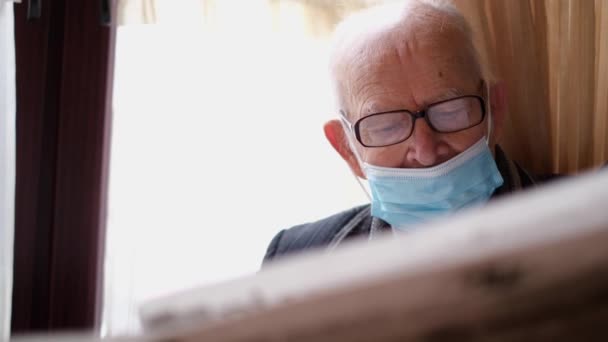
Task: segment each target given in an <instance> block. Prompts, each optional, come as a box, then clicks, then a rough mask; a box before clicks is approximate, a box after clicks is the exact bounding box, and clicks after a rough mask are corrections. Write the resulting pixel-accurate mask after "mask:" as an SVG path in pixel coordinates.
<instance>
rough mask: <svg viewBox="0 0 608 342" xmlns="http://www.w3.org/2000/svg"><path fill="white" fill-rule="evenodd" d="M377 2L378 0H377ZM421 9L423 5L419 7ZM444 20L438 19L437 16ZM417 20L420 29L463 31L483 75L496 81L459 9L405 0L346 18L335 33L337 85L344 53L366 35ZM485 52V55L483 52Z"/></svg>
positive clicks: (432, 0)
mask: <svg viewBox="0 0 608 342" xmlns="http://www.w3.org/2000/svg"><path fill="white" fill-rule="evenodd" d="M375 2H377V1H375ZM420 9H423V10H422V11H420ZM438 18H440V19H441V20H440V21H439V22H438V21H437V19H438ZM407 24H414V25H416V26H417V27H418V28H419V29H418V30H426V31H432V30H439V31H441V30H443V28H444V26H447V25H449V26H450V27H451V28H453V29H456V30H458V31H460V32H462V33H463V35H464V37H465V40H466V42H467V43H466V44H465V46H464V47H463V48H464V49H465V50H468V53H469V55H470V56H471V57H472V58H473V61H472V63H473V67H475V68H476V69H477V70H478V71H479V73H480V75H481V77H482V78H483V79H484V80H485V81H486V82H489V83H493V82H494V81H495V77H494V74H493V72H492V71H491V69H490V67H489V64H488V63H487V61H486V60H485V59H483V58H482V55H481V54H480V53H479V52H480V49H479V46H478V44H477V42H476V40H475V39H474V35H473V31H472V29H471V26H470V25H469V23H468V22H467V20H466V19H465V17H464V16H463V15H462V13H460V11H459V10H458V9H457V8H456V7H455V6H454V5H453V4H452V3H451V2H450V1H448V0H405V1H403V0H402V1H391V2H388V3H386V1H384V2H383V4H381V5H377V6H373V7H370V8H368V9H365V10H362V11H360V12H356V13H354V14H352V15H350V16H349V17H347V18H346V19H345V20H343V21H342V22H341V23H340V24H339V25H338V26H337V28H336V30H335V32H334V35H333V43H332V52H331V54H330V56H331V57H330V74H331V78H332V82H333V83H334V88H335V89H337V84H336V83H337V81H338V75H337V74H336V72H337V69H338V67H339V66H340V64H341V63H343V58H344V53H345V52H346V51H348V50H350V49H353V48H354V46H356V45H357V44H360V41H362V40H364V37H366V36H368V35H374V34H390V33H391V32H392V31H393V30H395V29H396V28H398V27H402V26H405V25H407ZM483 56H485V55H483Z"/></svg>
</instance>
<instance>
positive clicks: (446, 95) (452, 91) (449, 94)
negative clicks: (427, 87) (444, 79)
mask: <svg viewBox="0 0 608 342" xmlns="http://www.w3.org/2000/svg"><path fill="white" fill-rule="evenodd" d="M463 95H464V93H463V92H462V90H460V89H458V88H449V89H448V90H446V91H445V92H443V93H441V94H440V95H439V96H435V97H432V98H431V99H430V101H429V102H428V103H427V104H430V103H435V102H439V101H443V100H449V99H451V98H454V97H459V96H463Z"/></svg>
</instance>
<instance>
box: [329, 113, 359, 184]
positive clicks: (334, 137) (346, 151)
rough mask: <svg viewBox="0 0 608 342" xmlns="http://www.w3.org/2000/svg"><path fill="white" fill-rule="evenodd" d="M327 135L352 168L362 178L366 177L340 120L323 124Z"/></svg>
mask: <svg viewBox="0 0 608 342" xmlns="http://www.w3.org/2000/svg"><path fill="white" fill-rule="evenodd" d="M323 131H325V137H326V138H327V140H328V141H329V143H330V144H331V146H333V148H334V150H336V152H338V154H340V156H341V157H342V159H344V160H345V161H346V163H347V164H348V166H349V167H350V169H351V170H352V171H353V172H354V173H355V175H357V176H358V177H360V178H363V179H365V174H364V173H363V172H362V171H361V166H360V165H359V162H358V161H357V157H355V154H354V153H353V151H352V150H351V149H350V146H349V144H348V140H347V139H348V137H347V136H346V135H345V133H344V127H343V126H342V123H341V122H340V121H339V120H330V121H328V122H326V123H325V125H324V126H323Z"/></svg>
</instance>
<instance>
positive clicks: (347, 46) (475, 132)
mask: <svg viewBox="0 0 608 342" xmlns="http://www.w3.org/2000/svg"><path fill="white" fill-rule="evenodd" d="M331 73H332V79H333V82H334V86H335V90H336V100H337V104H338V106H339V113H340V114H339V118H337V119H335V120H331V121H329V122H327V123H326V124H325V126H324V130H325V135H326V137H327V139H328V140H329V142H330V143H331V145H332V146H333V148H334V149H335V150H336V151H337V152H338V154H339V155H340V156H341V157H342V158H343V159H344V160H345V161H346V162H347V163H348V165H349V167H350V169H351V170H352V172H353V173H354V174H355V175H356V176H357V177H358V178H361V179H366V180H367V182H368V184H369V188H370V190H371V205H365V206H360V207H356V208H353V209H350V210H347V211H344V212H341V213H338V214H336V215H333V216H331V217H328V218H325V219H322V220H320V221H317V222H313V223H308V224H304V225H300V226H296V227H293V228H291V229H287V230H283V231H281V232H280V233H278V234H277V235H276V236H275V238H274V239H273V240H272V242H271V244H270V246H269V247H268V250H267V253H266V257H265V259H264V261H265V262H267V261H269V260H272V259H275V258H277V257H279V256H282V255H285V254H288V253H293V252H296V251H300V250H303V249H307V248H312V247H321V246H329V247H334V246H336V245H338V244H340V243H341V242H343V241H345V240H347V239H350V238H353V237H362V236H363V237H370V238H371V237H373V236H374V234H375V233H377V232H380V231H391V230H392V231H395V232H401V231H403V232H407V231H408V230H411V229H413V228H415V226H416V224H418V223H420V222H424V221H426V220H428V219H431V218H435V217H441V216H443V215H447V214H449V213H452V212H454V211H458V210H461V209H464V208H468V207H473V206H479V205H482V204H484V203H486V202H487V201H488V200H489V199H490V198H494V197H496V196H499V195H501V194H505V193H509V192H513V191H517V190H519V189H521V188H525V187H529V186H532V185H534V184H535V180H534V179H533V178H532V177H531V176H530V175H529V174H528V173H527V172H526V171H524V170H523V169H522V168H521V167H519V166H518V165H517V164H515V163H514V162H512V161H511V160H509V159H508V158H507V156H506V155H505V153H504V152H503V151H502V150H501V149H500V147H499V146H498V145H496V139H497V137H498V136H499V134H500V132H501V128H502V126H503V122H504V117H505V109H506V108H505V106H506V103H505V92H504V89H503V86H502V84H501V83H497V82H494V81H493V79H492V77H491V75H490V74H489V72H488V69H487V68H486V67H485V66H484V65H483V63H482V62H481V60H480V58H479V54H478V53H477V50H476V49H475V46H474V44H473V39H472V34H471V29H470V27H469V26H468V24H467V22H466V21H465V19H464V18H463V16H462V15H461V14H460V13H459V12H458V11H457V9H456V8H455V7H453V6H452V5H450V4H449V3H446V2H439V1H431V0H411V1H407V2H406V3H405V6H401V7H400V8H399V10H397V11H395V10H391V9H390V8H386V7H382V8H376V9H371V10H367V11H365V12H363V13H360V14H356V15H354V16H352V17H350V18H349V19H347V20H346V21H345V22H343V23H342V24H341V25H340V26H339V27H338V29H337V32H336V41H335V43H334V51H333V53H332V58H331Z"/></svg>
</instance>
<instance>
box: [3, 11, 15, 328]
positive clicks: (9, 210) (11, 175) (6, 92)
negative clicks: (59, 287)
mask: <svg viewBox="0 0 608 342" xmlns="http://www.w3.org/2000/svg"><path fill="white" fill-rule="evenodd" d="M14 194H15V39H14V24H13V4H12V3H10V2H6V1H0V340H4V339H8V337H9V335H10V323H11V320H10V317H11V296H12V279H13V276H12V273H13V236H14V212H15V210H14V204H15V203H14Z"/></svg>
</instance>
